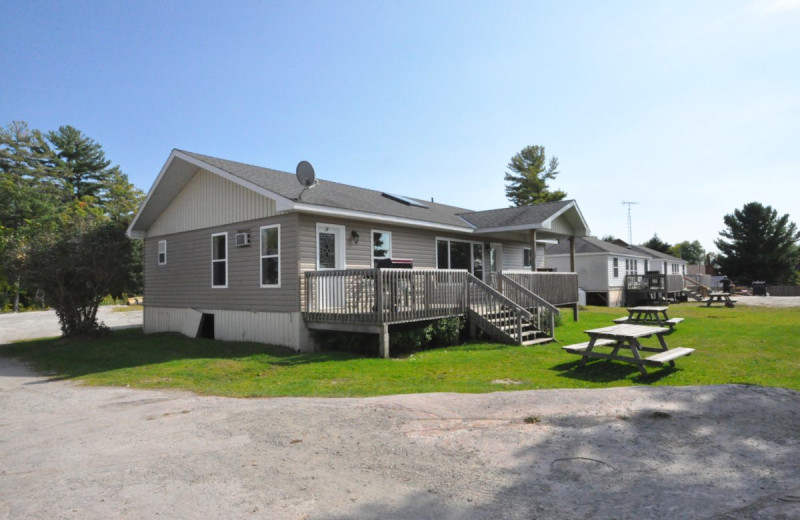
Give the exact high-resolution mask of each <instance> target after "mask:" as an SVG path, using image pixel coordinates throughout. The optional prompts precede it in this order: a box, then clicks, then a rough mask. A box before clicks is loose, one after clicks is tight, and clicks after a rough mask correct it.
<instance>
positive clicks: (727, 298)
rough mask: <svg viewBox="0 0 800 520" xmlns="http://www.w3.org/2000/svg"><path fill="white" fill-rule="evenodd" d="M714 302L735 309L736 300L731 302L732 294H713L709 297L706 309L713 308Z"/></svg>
mask: <svg viewBox="0 0 800 520" xmlns="http://www.w3.org/2000/svg"><path fill="white" fill-rule="evenodd" d="M714 302H718V303H722V304H724V305H725V307H733V306H734V303H736V300H731V293H726V292H712V293H711V294H709V295H708V300H706V307H711V304H712V303H714Z"/></svg>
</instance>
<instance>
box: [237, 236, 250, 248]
mask: <svg viewBox="0 0 800 520" xmlns="http://www.w3.org/2000/svg"><path fill="white" fill-rule="evenodd" d="M249 245H250V233H236V247H245V246H249Z"/></svg>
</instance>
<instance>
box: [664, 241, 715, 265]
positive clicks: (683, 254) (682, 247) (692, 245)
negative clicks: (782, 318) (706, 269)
mask: <svg viewBox="0 0 800 520" xmlns="http://www.w3.org/2000/svg"><path fill="white" fill-rule="evenodd" d="M669 254H671V255H672V256H675V257H678V258H682V259H684V260H686V261H687V262H689V263H690V264H702V263H703V261H704V260H705V255H706V250H705V249H704V248H703V245H702V244H701V243H700V241H699V240H694V241H692V242H689V241H688V240H684V241H683V242H680V243H678V244H675V245H674V246H672V247H671V248H670V249H669Z"/></svg>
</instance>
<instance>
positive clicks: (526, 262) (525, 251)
mask: <svg viewBox="0 0 800 520" xmlns="http://www.w3.org/2000/svg"><path fill="white" fill-rule="evenodd" d="M530 266H531V248H530V247H524V248H522V267H530Z"/></svg>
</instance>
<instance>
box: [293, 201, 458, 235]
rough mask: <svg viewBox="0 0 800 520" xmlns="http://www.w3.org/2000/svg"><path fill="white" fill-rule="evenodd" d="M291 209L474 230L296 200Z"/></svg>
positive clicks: (441, 227) (414, 224)
mask: <svg viewBox="0 0 800 520" xmlns="http://www.w3.org/2000/svg"><path fill="white" fill-rule="evenodd" d="M293 209H294V210H295V211H299V212H302V213H314V214H317V215H330V216H336V217H342V218H352V219H357V220H368V221H373V222H383V223H390V224H401V225H406V226H413V227H420V228H428V229H439V230H443V231H455V232H458V233H474V230H473V229H472V228H469V227H461V226H453V225H449V224H440V223H438V222H431V221H429V220H419V219H413V218H407V217H394V216H391V215H381V214H379V213H371V212H369V211H359V210H351V209H342V208H334V207H331V206H319V205H317V204H308V203H300V202H297V203H295V204H294V208H293Z"/></svg>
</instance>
